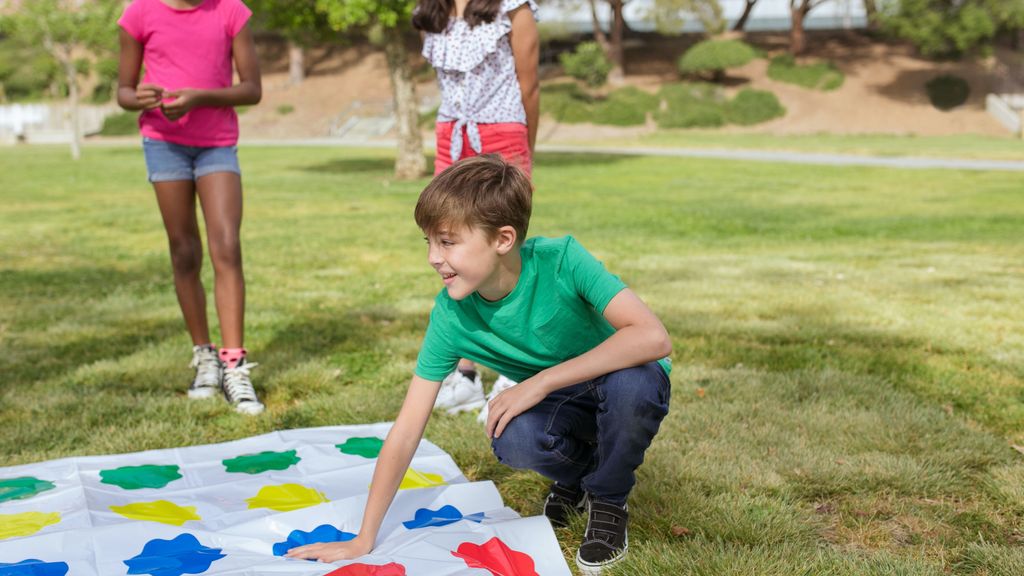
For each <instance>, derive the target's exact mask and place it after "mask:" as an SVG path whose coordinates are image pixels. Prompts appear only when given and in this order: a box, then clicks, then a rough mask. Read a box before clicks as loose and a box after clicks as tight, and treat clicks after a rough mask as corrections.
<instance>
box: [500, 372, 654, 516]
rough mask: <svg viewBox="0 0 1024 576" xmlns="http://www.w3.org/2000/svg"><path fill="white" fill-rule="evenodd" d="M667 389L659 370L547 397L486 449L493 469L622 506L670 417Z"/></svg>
mask: <svg viewBox="0 0 1024 576" xmlns="http://www.w3.org/2000/svg"><path fill="white" fill-rule="evenodd" d="M669 395H670V384H669V379H668V375H666V374H665V371H664V370H662V368H661V366H659V365H658V363H657V362H650V363H647V364H644V365H642V366H637V367H635V368H626V369H624V370H618V371H616V372H612V373H610V374H605V375H604V376H601V377H599V378H595V379H593V380H590V381H587V382H582V383H580V384H574V385H572V386H568V387H566V388H562V389H561V390H556V391H555V392H552V393H551V394H549V395H548V396H547V397H546V398H544V400H541V402H540V403H539V404H537V405H536V406H534V407H533V408H531V409H529V410H527V411H526V412H523V413H522V414H520V415H519V416H516V417H515V418H513V419H512V421H510V422H509V423H508V426H506V428H505V431H504V432H502V434H501V437H500V438H495V439H493V440H492V441H491V447H492V448H493V449H494V455H495V456H497V457H498V461H499V462H501V463H503V464H506V465H508V466H511V467H513V468H526V469H529V470H534V471H536V472H539V473H540V474H542V475H544V476H546V477H548V478H550V479H552V480H554V481H556V482H558V483H559V484H562V485H564V486H570V487H571V486H582V488H583V489H584V490H586V491H587V492H588V493H590V495H591V496H592V497H594V498H597V499H600V500H607V501H609V502H613V503H615V504H618V505H620V506H621V505H622V504H625V502H626V498H627V497H628V496H629V492H630V490H632V489H633V485H634V484H636V476H635V474H634V472H635V471H636V469H637V467H639V466H640V464H641V463H642V462H643V461H644V451H646V450H647V447H648V446H650V445H651V440H653V439H654V435H655V434H657V433H658V427H659V426H660V425H661V420H662V419H663V418H664V417H665V415H666V414H668V403H669Z"/></svg>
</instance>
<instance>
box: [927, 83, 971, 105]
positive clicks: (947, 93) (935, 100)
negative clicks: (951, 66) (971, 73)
mask: <svg viewBox="0 0 1024 576" xmlns="http://www.w3.org/2000/svg"><path fill="white" fill-rule="evenodd" d="M925 90H927V91H928V99H929V100H931V103H932V106H935V107H936V108H938V109H939V110H952V109H953V108H956V107H957V106H960V105H962V104H963V103H964V102H967V97H968V96H970V95H971V87H970V85H968V84H967V81H966V80H964V79H963V78H960V77H959V76H951V75H949V74H943V75H942V76H937V77H935V78H932V79H931V80H929V81H928V83H927V84H925Z"/></svg>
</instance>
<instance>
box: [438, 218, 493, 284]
mask: <svg viewBox="0 0 1024 576" xmlns="http://www.w3.org/2000/svg"><path fill="white" fill-rule="evenodd" d="M498 244H499V240H498V239H493V240H492V239H491V238H489V236H488V234H487V233H486V232H485V231H484V230H481V229H479V228H471V227H466V226H462V227H459V228H454V229H447V230H440V231H439V232H437V233H436V234H433V235H428V237H427V245H428V249H427V261H428V262H430V265H431V266H433V268H434V270H436V271H437V273H438V274H440V275H441V281H442V282H444V285H445V287H446V288H447V289H448V296H449V297H451V299H452V300H462V299H463V298H465V297H467V296H469V295H470V294H472V293H473V292H480V295H481V296H483V297H484V298H487V299H488V300H498V299H500V298H502V297H504V296H505V294H500V293H499V292H500V286H499V285H498V284H499V283H498V271H499V259H500V253H499V246H498ZM495 289H497V290H495Z"/></svg>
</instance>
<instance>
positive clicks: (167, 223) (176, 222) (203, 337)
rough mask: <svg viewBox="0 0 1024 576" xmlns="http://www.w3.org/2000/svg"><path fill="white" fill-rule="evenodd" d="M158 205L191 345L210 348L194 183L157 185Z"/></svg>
mask: <svg viewBox="0 0 1024 576" xmlns="http://www.w3.org/2000/svg"><path fill="white" fill-rule="evenodd" d="M153 189H154V190H155V191H156V201H157V204H158V205H159V206H160V215H161V216H162V217H163V220H164V228H165V229H166V230H167V242H168V246H169V248H170V253H171V267H172V268H173V270H174V291H175V292H176V293H177V295H178V305H179V306H181V314H182V316H184V317H185V326H186V327H187V328H188V333H189V335H190V336H191V337H192V344H193V345H197V344H209V343H210V342H211V340H210V328H209V325H208V324H207V320H206V291H205V289H204V288H203V282H202V279H201V278H200V276H199V272H200V270H201V269H202V266H203V243H202V240H201V239H200V237H199V223H198V222H197V221H196V192H195V183H194V182H192V181H191V180H174V181H170V182H154V183H153Z"/></svg>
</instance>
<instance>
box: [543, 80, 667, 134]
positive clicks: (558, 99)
mask: <svg viewBox="0 0 1024 576" xmlns="http://www.w3.org/2000/svg"><path fill="white" fill-rule="evenodd" d="M540 101H541V107H542V108H543V109H544V112H547V113H548V114H551V115H552V116H554V118H555V119H556V120H558V121H559V122H564V123H566V124H579V123H582V122H593V123H594V124H603V125H611V126H636V125H638V124H643V123H644V122H646V121H647V113H648V112H652V111H654V110H655V109H657V107H658V103H659V101H660V99H659V98H658V97H657V96H655V95H653V94H648V93H646V92H644V91H643V90H639V89H637V88H634V87H632V86H627V87H625V88H620V89H618V90H616V91H614V92H612V93H611V94H609V95H608V96H606V97H604V98H598V97H595V96H592V95H590V94H588V93H587V92H586V91H584V90H583V89H582V88H580V87H579V86H577V85H576V84H574V83H562V84H554V85H551V86H545V87H544V88H543V89H542V95H541V99H540Z"/></svg>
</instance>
